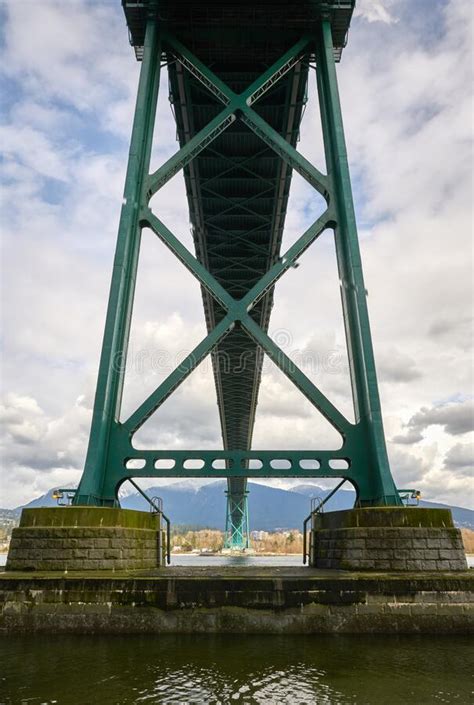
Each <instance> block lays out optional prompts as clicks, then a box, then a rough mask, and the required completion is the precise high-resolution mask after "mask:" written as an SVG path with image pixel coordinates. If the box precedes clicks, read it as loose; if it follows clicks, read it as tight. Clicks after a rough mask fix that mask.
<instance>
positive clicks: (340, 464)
mask: <svg viewBox="0 0 474 705" xmlns="http://www.w3.org/2000/svg"><path fill="white" fill-rule="evenodd" d="M329 467H330V468H331V470H349V463H348V462H347V460H344V458H334V459H333V460H330V461H329Z"/></svg>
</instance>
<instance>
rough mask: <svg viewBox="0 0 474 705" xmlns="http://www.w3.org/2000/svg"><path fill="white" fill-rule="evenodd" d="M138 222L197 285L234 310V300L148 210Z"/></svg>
mask: <svg viewBox="0 0 474 705" xmlns="http://www.w3.org/2000/svg"><path fill="white" fill-rule="evenodd" d="M140 222H141V225H142V227H143V226H144V225H145V226H146V225H148V226H149V227H150V228H151V229H152V230H153V232H154V233H155V235H157V236H158V237H159V238H160V240H161V241H162V242H163V243H164V244H165V245H166V247H168V248H169V249H170V250H171V252H173V254H174V255H175V256H176V257H177V258H178V259H179V261H180V262H181V263H182V264H184V266H185V267H186V269H188V270H189V271H190V272H191V274H194V276H195V277H196V279H198V280H199V283H200V284H202V286H203V287H204V288H205V289H206V291H208V292H209V293H210V294H211V295H212V296H213V297H214V298H215V299H216V301H217V302H218V303H219V304H220V305H221V306H223V307H224V308H225V309H226V310H227V311H231V310H232V309H233V308H234V305H235V303H236V302H235V300H234V299H233V298H232V297H231V296H229V294H228V292H227V291H226V290H225V289H224V287H223V286H221V285H220V284H219V282H218V281H217V279H215V278H214V277H213V276H212V274H211V273H210V272H209V270H208V269H206V267H205V266H204V265H203V264H201V262H200V261H199V260H198V259H197V258H196V257H194V255H192V254H191V253H190V251H189V250H188V248H187V247H185V246H184V245H183V243H182V242H181V241H180V240H179V239H178V238H177V237H176V235H173V233H172V232H171V230H169V229H168V228H167V227H166V225H165V224H164V223H162V222H161V220H160V219H159V218H157V217H156V215H154V213H152V212H151V210H150V209H149V208H144V209H143V210H142V212H141V218H140Z"/></svg>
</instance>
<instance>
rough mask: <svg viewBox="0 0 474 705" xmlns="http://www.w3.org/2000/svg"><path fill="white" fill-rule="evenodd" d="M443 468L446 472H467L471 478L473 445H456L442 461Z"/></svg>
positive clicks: (473, 469)
mask: <svg viewBox="0 0 474 705" xmlns="http://www.w3.org/2000/svg"><path fill="white" fill-rule="evenodd" d="M444 467H445V468H447V469H448V470H454V471H458V470H467V474H468V475H470V476H471V478H472V474H473V472H474V445H473V444H472V443H456V445H455V446H453V447H452V448H451V449H450V450H449V452H448V453H447V454H446V457H445V459H444Z"/></svg>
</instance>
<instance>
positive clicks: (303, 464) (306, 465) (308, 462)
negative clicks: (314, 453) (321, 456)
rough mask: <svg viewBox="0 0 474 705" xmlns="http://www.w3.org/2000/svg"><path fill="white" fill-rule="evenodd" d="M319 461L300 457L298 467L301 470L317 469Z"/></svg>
mask: <svg viewBox="0 0 474 705" xmlns="http://www.w3.org/2000/svg"><path fill="white" fill-rule="evenodd" d="M320 467H321V463H320V462H319V460H316V459H315V458H302V459H301V460H300V468H301V469H302V470H319V468H320Z"/></svg>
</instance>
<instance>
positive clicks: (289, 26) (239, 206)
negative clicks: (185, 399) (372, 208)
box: [74, 1, 413, 547]
mask: <svg viewBox="0 0 474 705" xmlns="http://www.w3.org/2000/svg"><path fill="white" fill-rule="evenodd" d="M353 5H354V3H353V2H352V1H348V2H344V3H341V2H339V1H337V2H336V1H334V2H325V3H320V2H316V3H311V4H310V5H308V7H306V5H304V8H303V4H298V3H297V4H296V5H295V7H293V8H292V11H291V17H290V16H289V17H288V18H287V20H285V22H284V23H283V25H282V27H281V28H280V30H278V27H277V26H276V25H275V32H274V34H272V41H273V42H274V44H275V46H274V52H273V54H272V50H273V49H272V45H270V49H269V48H268V46H269V45H268V36H267V33H266V32H262V33H261V34H260V35H259V41H256V43H255V46H254V49H253V50H254V51H255V52H258V51H261V50H262V47H263V46H264V47H267V48H266V49H265V51H267V52H269V56H268V57H267V58H266V60H265V62H262V60H261V59H260V58H259V59H257V58H255V63H254V65H252V64H251V63H250V64H249V61H250V58H249V56H247V55H246V56H245V60H246V62H247V63H246V64H245V66H244V64H243V63H242V76H241V77H240V78H239V71H238V70H237V72H236V69H235V66H236V61H237V66H238V65H239V64H238V60H241V61H243V57H242V56H241V53H240V46H239V45H238V42H237V39H236V37H237V35H235V36H233V38H232V36H231V37H230V39H229V41H228V42H227V43H226V44H225V45H223V44H221V35H220V34H219V32H220V29H219V26H218V25H215V26H213V29H209V28H207V29H206V32H207V34H206V37H207V39H206V42H207V45H206V46H207V47H208V53H209V56H210V57H211V60H210V61H203V60H201V59H198V58H197V57H196V56H195V55H194V54H193V52H192V51H191V50H190V48H189V45H190V44H191V43H194V40H195V38H196V37H197V34H196V32H198V30H197V29H195V28H193V25H192V21H187V20H186V17H185V15H186V13H187V12H188V11H189V8H188V7H187V5H186V6H185V5H172V6H170V8H169V10H170V14H169V15H166V17H169V18H170V19H167V20H166V19H165V20H163V19H162V17H164V16H165V15H159V16H160V22H159V23H158V20H157V17H158V15H157V14H156V12H157V11H156V6H155V5H152V4H150V3H147V2H145V3H143V4H139V5H133V7H132V5H131V4H130V3H128V2H125V3H124V7H125V12H126V16H127V20H128V22H129V27H130V30H131V37H132V42H133V44H134V46H135V47H136V50H137V52H138V54H141V51H142V47H143V64H142V69H141V73H140V82H139V87H138V96H137V105H136V112H135V119H134V126H133V132H132V140H131V147H130V157H129V165H128V170H127V178H126V185H125V199H124V204H123V207H122V213H121V220H120V227H119V233H118V241H117V251H116V256H115V263H114V271H113V277H112V286H111V292H110V298H109V307H108V313H107V321H106V327H105V334H104V343H103V349H102V356H101V362H100V368H99V378H98V384H97V393H96V399H95V405H94V415H93V421H92V428H91V436H90V442H89V449H88V454H87V460H86V466H85V470H84V474H83V477H82V480H81V483H80V486H79V489H78V492H77V494H76V496H75V498H74V504H75V505H106V506H116V505H117V504H118V499H117V493H118V489H119V487H120V485H121V484H122V483H123V482H124V481H125V480H126V479H127V478H129V477H160V476H166V477H226V478H227V479H228V493H227V498H228V507H227V527H228V543H229V545H230V546H239V547H245V546H247V545H248V509H247V490H246V487H247V480H246V478H247V477H248V476H249V475H251V476H253V477H334V478H340V477H342V478H345V479H347V480H348V481H349V482H351V483H352V485H354V487H355V488H356V490H357V493H358V503H359V505H361V506H371V505H387V506H391V505H393V506H396V505H400V504H401V500H400V498H399V496H398V493H397V491H396V489H395V486H394V483H393V479H392V477H391V473H390V468H389V465H388V458H387V452H386V447H385V439H384V432H383V426H382V415H381V410H380V401H379V395H378V387H377V379H376V373H375V363H374V355H373V350H372V343H371V335H370V327H369V320H368V312H367V301H366V291H365V285H364V280H363V275H362V266H361V259H360V252H359V244H358V237H357V228H356V222H355V216H354V208H353V203H352V193H351V184H350V176H349V170H348V163H347V155H346V148H345V142H344V131H343V124H342V115H341V108H340V104H339V96H338V89H337V80H336V71H335V59H337V58H339V56H340V52H341V49H342V46H343V41H344V36H345V33H346V31H347V28H348V26H349V21H350V17H351V13H352V9H353ZM160 8H161V9H160V12H161V11H162V10H163V8H162V7H161V5H160ZM308 8H309V9H308ZM194 9H195V10H196V11H197V12H199V11H200V6H199V7H198V5H196V8H194ZM303 11H304V12H309V13H310V15H309V17H308V20H307V21H306V22H301V20H299V24H293V20H294V18H296V17H297V16H298V13H299V12H303ZM273 12H274V8H273V7H270V6H269V8H268V13H269V17H270V15H271V14H272V13H273ZM173 13H175V14H173ZM176 13H177V14H176ZM180 13H181V14H180ZM173 18H175V19H173ZM176 18H178V19H176ZM179 18H181V19H179ZM175 20H176V26H174V25H173V22H175ZM179 22H181V24H180V23H179ZM298 26H299V27H302V26H304V27H305V34H304V36H301V29H299V30H298V29H297V27H298ZM145 27H146V30H145ZM159 32H160V33H161V34H160V35H159ZM189 32H191V34H189ZM143 36H144V37H145V38H144V39H143ZM333 37H335V45H334V44H333ZM232 42H233V44H232ZM236 42H237V43H236ZM288 46H290V48H289V49H288ZM162 48H163V50H164V52H165V54H166V57H167V58H168V59H170V61H169V68H168V70H169V80H170V91H171V98H172V101H173V106H174V111H175V115H176V120H177V130H178V138H179V141H180V149H179V150H178V151H177V153H176V154H175V155H174V156H172V157H171V158H170V159H168V160H167V161H166V162H165V163H164V164H163V165H162V166H161V167H160V168H159V169H158V170H157V171H155V172H154V173H153V174H149V164H150V150H151V140H152V135H153V128H154V121H155V115H156V104H157V94H158V85H159V73H160V70H159V67H160V60H161V58H162ZM232 48H233V49H232ZM213 50H215V51H217V52H224V53H223V54H220V53H219V54H218V55H217V54H216V58H215V60H212V52H213ZM232 50H235V52H236V53H235V56H234V57H233V59H232V61H231V66H227V64H226V63H225V62H226V60H227V59H225V58H224V59H223V58H222V56H224V57H226V56H230V55H231V54H230V53H229V52H231V51H232ZM204 54H205V52H204ZM256 56H257V54H256ZM313 56H315V58H316V64H317V87H318V95H319V103H320V111H321V117H322V125H323V133H324V146H325V152H326V162H327V165H328V175H324V174H323V173H322V172H321V171H320V170H319V169H317V167H316V166H314V165H313V164H311V163H310V162H309V161H308V160H306V159H305V158H304V157H303V156H302V155H300V154H299V153H298V152H297V150H296V143H297V139H298V130H299V123H300V120H301V115H302V111H303V107H304V103H305V100H306V91H307V80H308V61H309V59H312V58H313ZM219 62H220V63H219ZM222 62H224V63H222ZM208 64H211V65H212V66H213V69H214V70H211V69H210V68H209V65H208ZM262 65H266V66H267V67H268V68H266V69H265V71H264V72H263V73H261V74H260V71H261V67H262ZM245 84H247V87H246V88H245V87H244V88H243V90H242V85H245ZM237 86H239V90H238V89H237ZM196 106H199V108H197V107H196ZM158 129H159V126H158ZM236 144H237V145H239V146H238V147H236V146H235V145H236ZM181 169H182V170H183V172H184V177H185V182H186V189H187V194H188V201H189V208H190V219H191V223H192V228H193V236H194V242H195V248H196V256H193V255H192V254H191V253H190V252H189V251H188V250H187V248H185V247H184V246H183V245H182V243H181V242H180V240H179V239H178V238H177V237H176V236H175V235H174V234H173V233H172V232H171V231H170V230H169V229H168V228H167V227H166V225H165V224H164V223H163V222H162V221H161V220H160V219H159V217H158V216H157V215H156V214H154V213H153V212H152V210H151V209H150V207H149V200H150V198H151V196H152V195H153V194H154V193H156V192H157V191H158V190H159V189H160V188H161V187H162V186H163V185H164V184H165V183H167V182H168V181H169V180H170V179H171V178H172V177H173V176H174V175H175V174H176V173H178V172H179V171H180V170H181ZM293 169H295V170H296V171H297V172H298V173H299V174H300V175H301V176H303V178H305V179H306V180H307V181H308V183H310V184H311V185H312V186H313V187H314V189H315V190H316V191H317V192H319V193H320V194H322V195H323V197H324V198H325V200H326V203H327V209H326V211H325V212H324V213H323V214H322V215H321V217H320V218H318V220H317V221H316V222H315V223H314V224H313V225H312V226H311V227H310V228H308V230H307V231H306V232H305V233H304V234H303V235H302V236H301V237H300V238H299V239H298V240H297V241H296V242H295V244H294V245H292V247H290V249H289V250H288V252H287V253H286V254H284V255H281V254H280V246H281V239H282V232H283V225H284V219H285V214H286V206H287V201H288V194H289V188H290V181H291V173H292V170H293ZM143 227H150V228H151V229H152V230H153V232H154V233H155V234H156V236H157V237H158V238H159V239H160V240H161V241H162V242H163V243H164V244H165V245H166V246H167V247H168V248H169V250H170V251H171V252H173V254H174V255H175V256H176V257H177V258H178V259H179V261H180V262H181V263H182V264H183V266H184V267H186V268H187V269H188V270H189V271H190V272H191V273H192V274H193V276H195V277H196V279H197V281H198V282H199V283H200V285H201V288H202V293H203V302H204V309H205V315H206V323H207V328H208V335H207V337H206V338H205V339H204V340H203V341H201V342H200V343H199V344H198V345H197V346H196V348H195V349H194V350H193V351H192V353H190V354H189V355H188V356H187V357H186V358H185V360H184V361H183V363H182V364H181V365H180V366H179V368H177V369H176V370H174V371H173V372H172V373H171V374H170V375H169V376H168V377H167V378H166V379H165V380H164V381H163V382H162V383H161V384H160V385H159V386H158V387H157V388H156V389H155V390H154V391H153V392H152V393H151V394H150V395H149V396H148V398H147V399H145V401H144V402H143V403H142V404H141V405H140V406H139V407H138V408H137V409H136V410H135V411H134V412H133V413H132V414H131V416H130V417H129V418H128V419H126V420H124V421H122V422H120V421H119V418H120V406H121V395H122V384H123V370H124V367H125V365H124V363H125V359H126V352H127V343H128V337H129V330H130V320H131V314H132V306H133V297H134V288H135V277H136V271H137V262H138V252H139V245H140V234H141V229H142V228H143ZM327 228H330V229H333V230H334V231H335V237H336V246H337V259H338V267H339V274H340V278H341V282H342V288H341V298H342V306H343V312H344V321H345V326H346V336H347V345H348V351H349V359H350V364H351V380H352V389H353V397H354V408H355V419H356V421H355V423H354V424H352V423H350V422H349V421H348V420H347V419H346V418H345V417H344V416H343V415H342V414H341V413H340V411H339V410H338V409H337V408H336V407H335V406H334V405H333V404H332V402H331V401H330V399H328V398H327V397H326V396H325V395H324V394H323V393H322V392H321V391H320V390H319V389H318V387H317V385H316V384H314V383H313V382H312V381H310V380H309V379H308V377H306V375H305V374H304V373H303V372H302V371H301V370H300V369H298V368H297V366H296V365H295V364H294V363H292V362H291V360H290V359H289V357H288V356H286V355H285V354H284V352H283V351H282V350H281V349H280V348H279V347H278V346H277V345H275V343H274V342H273V341H272V340H271V338H270V337H269V336H268V333H267V330H268V325H269V320H270V312H271V308H272V303H273V291H274V287H275V284H276V283H277V282H278V280H279V279H280V278H281V277H282V276H283V275H284V274H285V272H287V271H288V270H289V269H290V268H291V267H293V266H294V265H295V264H296V263H297V261H298V258H299V257H300V256H301V255H302V254H303V253H304V251H305V250H306V249H307V248H308V247H310V246H311V244H313V243H314V242H315V240H316V239H317V238H318V237H320V236H321V233H322V232H323V231H324V230H325V229H327ZM164 342H165V341H164ZM264 352H265V353H266V354H267V355H268V356H269V357H270V358H271V359H272V360H273V361H274V362H275V363H276V364H277V365H278V366H279V367H280V369H281V370H282V371H283V372H284V373H285V374H286V375H287V377H288V378H289V379H290V380H291V381H292V382H293V383H294V384H295V386H296V387H297V388H298V389H299V390H300V391H301V393H302V394H303V395H304V396H305V397H306V398H307V399H309V401H310V402H311V403H312V404H313V405H314V406H315V408H316V409H317V410H319V411H320V412H321V413H322V414H323V416H324V417H325V418H326V419H327V420H328V421H329V423H331V424H332V425H333V426H334V428H336V429H337V430H338V431H339V433H340V434H341V437H342V447H341V449H340V450H339V451H337V452H330V451H323V450H318V449H314V450H310V451H298V450H296V451H288V452H286V451H285V452H280V451H271V450H266V451H251V450H250V448H251V443H252V433H253V425H254V419H255V410H256V405H257V399H258V391H259V385H260V374H261V362H262V359H263V354H264ZM208 354H211V355H212V361H213V370H214V377H215V381H216V390H217V397H218V405H219V413H220V421H221V426H222V437H223V446H224V450H221V451H219V450H216V451H209V450H206V451H203V450H195V449H190V450H181V451H171V452H169V451H163V450H161V449H159V448H156V449H153V450H147V451H137V450H135V449H134V448H133V445H132V437H133V434H134V433H135V432H136V431H137V430H138V429H139V428H140V427H141V426H142V425H143V424H144V423H145V421H146V420H147V419H148V418H149V417H150V415H151V414H153V413H154V412H155V411H156V410H157V409H158V408H159V407H160V406H161V405H162V404H163V402H164V401H165V400H166V399H167V398H168V397H169V396H170V395H171V394H172V393H173V392H174V391H175V390H176V389H177V388H178V387H179V385H180V384H182V382H183V381H184V380H185V379H186V378H187V377H188V375H189V374H190V373H191V372H192V371H193V370H194V369H195V368H196V367H197V365H198V364H199V363H200V362H201V361H202V360H203V359H204V357H205V356H206V355H208ZM242 360H244V361H245V365H244V366H242V364H241V363H242ZM226 365H230V368H231V370H232V372H231V373H229V372H228V371H226ZM239 366H240V367H241V368H242V369H240V370H239V371H238V372H237V370H236V368H238V367H239ZM138 459H140V460H142V461H143V463H144V465H143V467H142V468H141V469H140V470H136V469H129V468H127V463H128V461H130V460H138ZM163 459H167V460H168V461H169V467H168V468H167V469H157V468H156V467H155V463H156V461H158V460H163ZM191 459H199V460H200V461H201V467H200V468H196V467H188V465H189V461H190V460H191ZM308 460H312V461H313V463H312V466H311V467H308V465H307V462H306V463H305V461H308ZM278 461H279V462H278ZM281 461H285V462H284V463H282V462H281ZM282 465H284V467H282ZM410 511H413V510H412V509H410Z"/></svg>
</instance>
